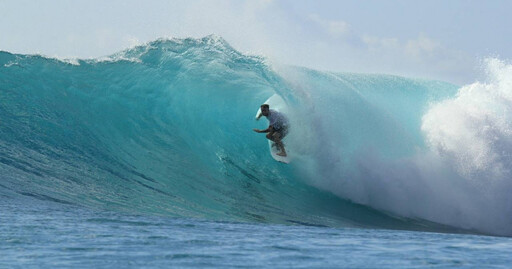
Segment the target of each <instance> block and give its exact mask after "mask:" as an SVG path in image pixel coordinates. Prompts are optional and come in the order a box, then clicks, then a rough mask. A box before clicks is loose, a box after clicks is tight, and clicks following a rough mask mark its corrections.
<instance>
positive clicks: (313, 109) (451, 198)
mask: <svg viewBox="0 0 512 269" xmlns="http://www.w3.org/2000/svg"><path fill="white" fill-rule="evenodd" d="M492 65H493V66H495V69H494V70H491V71H490V72H491V73H493V74H494V73H498V74H501V73H503V72H510V70H509V69H510V67H509V66H507V65H504V64H501V65H500V63H493V64H492ZM500 72H501V73H500ZM507 74H508V73H507ZM508 77H510V76H508ZM510 88H511V87H510V80H509V79H508V78H507V76H505V75H502V76H498V77H495V78H494V80H493V81H492V82H489V84H482V83H477V84H473V85H469V86H465V87H462V88H461V89H459V87H457V86H454V85H451V84H448V83H443V82H438V81H429V80H416V79H406V78H400V77H395V76H385V75H369V74H338V73H331V72H320V71H315V70H310V69H305V68H298V67H281V66H274V67H270V66H269V65H268V64H266V63H265V61H264V59H262V58H259V57H254V56H247V55H243V54H241V53H239V52H237V51H236V50H234V49H233V48H231V47H230V46H229V44H227V43H226V42H225V41H224V40H222V39H221V38H219V37H215V36H208V37H205V38H202V39H173V40H157V41H154V42H151V43H148V44H146V45H143V46H138V47H135V48H132V49H129V50H126V51H123V52H121V53H118V54H115V55H112V56H110V57H108V58H104V59H95V60H74V61H63V60H58V59H51V58H45V57H42V56H37V55H14V54H10V53H7V52H0V115H1V121H0V124H1V126H2V128H1V129H0V175H1V176H0V177H1V179H2V182H1V183H0V194H1V195H2V196H3V197H13V196H20V197H21V196H30V197H35V198H37V199H41V200H51V201H55V202H60V203H68V204H76V205H84V206H91V207H98V208H103V209H107V210H118V211H122V212H129V213H137V214H139V213H144V214H157V215H169V216H178V217H193V218H206V219H213V220H228V221H255V222H269V223H297V224H311V225H327V226H344V227H352V226H357V227H380V228H396V229H421V230H443V229H448V230H451V231H455V230H457V229H458V228H462V229H472V230H477V231H480V232H484V233H493V234H508V235H510V234H512V230H511V228H510V227H512V226H511V225H510V224H512V223H511V219H510V218H509V216H511V213H512V209H511V208H512V203H510V198H507V197H509V196H507V195H506V194H507V193H510V190H512V186H511V184H510V178H511V177H510V171H509V169H508V168H509V167H511V166H510V162H511V160H512V159H511V158H510V157H509V155H510V154H509V152H512V146H511V145H512V142H511V141H512V139H511V138H512V136H511V133H510V126H509V123H508V122H510V121H509V118H508V117H510V116H509V115H511V114H510V113H509V112H510V111H509V109H511V108H512V105H511V104H512V103H510V102H509V100H510V98H509V97H510ZM273 94H278V95H280V96H281V97H282V98H283V99H284V100H285V101H286V103H287V104H288V107H289V110H290V113H289V115H288V116H289V117H290V121H291V123H292V131H291V132H290V135H289V136H288V138H287V141H286V144H287V147H288V149H289V151H290V152H291V154H292V155H293V162H292V163H291V164H290V165H284V164H281V163H277V162H275V161H274V160H273V159H272V158H271V157H270V155H269V153H268V145H267V141H266V140H265V138H264V136H263V135H261V134H256V133H254V132H252V128H264V127H265V125H266V121H265V120H261V122H256V121H254V114H255V112H256V110H257V109H258V107H259V105H260V104H261V103H262V102H264V101H265V100H266V99H267V98H269V97H270V96H272V95H273ZM482 96H484V97H486V99H485V102H484V103H480V101H479V100H480V99H481V98H482ZM507 98H508V99H507ZM477 104H479V105H477ZM507 113H508V114H507ZM507 120H508V121H507ZM444 225H449V226H451V227H455V228H449V227H448V228H447V227H445V226H444Z"/></svg>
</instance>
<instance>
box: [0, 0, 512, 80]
mask: <svg viewBox="0 0 512 269" xmlns="http://www.w3.org/2000/svg"><path fill="white" fill-rule="evenodd" d="M511 10H512V1H502V0H489V1H471V0H465V1H462V0H460V1H457V0H450V1H439V0H429V1H413V0H408V1H405V0H395V1H377V0H373V1H371V0H366V1H355V0H354V1H322V0H317V1H305V0H252V1H242V0H196V1H183V0H174V1H164V0H152V1H134V0H124V1H120V0H110V1H100V0H87V1H85V0H74V1H67V0H53V1H49V0H48V1H44V0H41V1H29V0H0V50H4V51H9V52H14V53H30V54H33V53H40V54H43V55H47V56H52V57H62V58H71V57H79V58H91V57H101V56H105V55H109V54H112V53H114V52H117V51H119V50H122V49H125V48H128V47H130V46H133V45H137V44H142V43H144V42H148V41H151V40H154V39H157V38H161V37H202V36H205V35H209V34H217V35H219V36H222V37H223V38H225V39H226V40H227V41H228V42H229V43H230V44H231V45H233V46H234V47H235V48H236V49H238V50H240V51H242V52H245V53H251V54H260V55H264V56H266V57H268V58H269V59H270V60H271V61H273V62H276V63H282V64H294V65H301V66H307V67H311V68H315V69H322V70H332V71H341V72H369V73H385V74H396V75H404V76H409V77H422V78H433V79H441V80H445V81H450V82H453V83H457V84H465V83H471V82H473V81H475V80H477V79H479V78H480V77H482V73H483V71H482V67H481V66H482V63H481V62H482V60H483V59H485V58H487V57H497V58H500V59H502V60H504V61H508V59H510V58H512V51H511V49H510V48H511V45H512V42H511V41H512V30H511V28H510V27H511V26H512V17H511V16H510V11H511Z"/></svg>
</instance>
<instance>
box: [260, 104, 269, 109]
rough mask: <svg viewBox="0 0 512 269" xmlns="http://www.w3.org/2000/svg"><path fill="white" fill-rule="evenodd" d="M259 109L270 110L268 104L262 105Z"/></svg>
mask: <svg viewBox="0 0 512 269" xmlns="http://www.w3.org/2000/svg"><path fill="white" fill-rule="evenodd" d="M261 108H269V109H270V106H269V105H268V104H263V105H261Z"/></svg>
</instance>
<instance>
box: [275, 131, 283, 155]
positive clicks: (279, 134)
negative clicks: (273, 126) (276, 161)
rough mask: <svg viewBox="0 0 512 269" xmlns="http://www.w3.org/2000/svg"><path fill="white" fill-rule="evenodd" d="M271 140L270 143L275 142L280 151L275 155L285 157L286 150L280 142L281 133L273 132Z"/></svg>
mask: <svg viewBox="0 0 512 269" xmlns="http://www.w3.org/2000/svg"><path fill="white" fill-rule="evenodd" d="M273 138H274V139H272V141H274V142H276V145H277V148H278V149H279V150H281V151H280V152H278V153H276V154H277V155H279V156H283V157H286V150H285V149H284V145H283V142H282V141H281V133H279V132H275V133H274V134H273Z"/></svg>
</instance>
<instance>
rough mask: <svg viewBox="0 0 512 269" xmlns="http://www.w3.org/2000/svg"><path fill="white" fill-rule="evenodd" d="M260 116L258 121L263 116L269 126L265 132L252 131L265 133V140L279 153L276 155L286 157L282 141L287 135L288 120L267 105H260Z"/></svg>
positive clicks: (259, 131)
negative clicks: (274, 146) (275, 147)
mask: <svg viewBox="0 0 512 269" xmlns="http://www.w3.org/2000/svg"><path fill="white" fill-rule="evenodd" d="M260 108H261V114H260V115H259V116H258V119H259V118H260V117H261V116H262V115H263V116H265V117H267V119H268V121H269V126H268V128H267V129H265V130H259V129H256V128H255V129H253V130H254V131H255V132H257V133H267V138H268V139H269V140H271V141H273V142H274V143H276V146H277V149H278V150H280V152H278V153H276V154H277V155H279V156H282V157H286V150H285V149H284V144H283V142H282V139H283V138H284V137H285V136H286V135H287V134H288V119H287V118H286V116H285V115H284V114H283V113H280V112H278V111H276V110H273V109H270V106H269V105H267V104H263V105H261V107H260Z"/></svg>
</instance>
